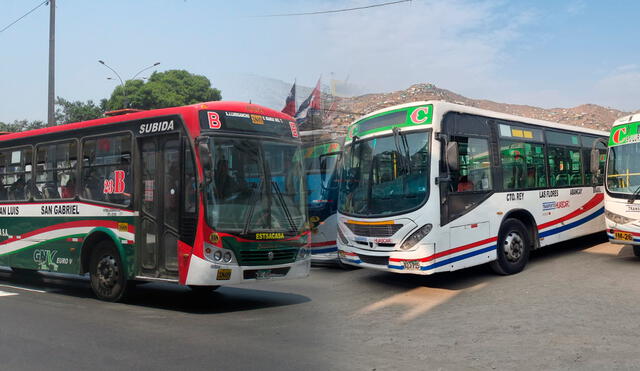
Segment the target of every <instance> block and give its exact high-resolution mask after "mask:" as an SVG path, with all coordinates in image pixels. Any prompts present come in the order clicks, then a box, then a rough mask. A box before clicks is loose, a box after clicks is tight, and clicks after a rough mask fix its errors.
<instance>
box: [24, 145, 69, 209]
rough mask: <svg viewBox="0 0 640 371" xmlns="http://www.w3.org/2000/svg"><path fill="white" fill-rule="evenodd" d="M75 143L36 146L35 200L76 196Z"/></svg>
mask: <svg viewBox="0 0 640 371" xmlns="http://www.w3.org/2000/svg"><path fill="white" fill-rule="evenodd" d="M77 163H78V161H77V144H76V142H75V141H74V142H66V143H56V144H51V145H43V146H38V149H37V152H36V179H35V184H36V189H37V192H36V194H35V195H34V196H35V197H36V198H44V199H60V198H67V199H68V198H74V197H75V196H76V179H75V178H76V166H77Z"/></svg>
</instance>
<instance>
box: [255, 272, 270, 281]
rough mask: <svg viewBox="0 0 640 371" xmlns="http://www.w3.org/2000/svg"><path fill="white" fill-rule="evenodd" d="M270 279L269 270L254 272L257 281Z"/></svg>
mask: <svg viewBox="0 0 640 371" xmlns="http://www.w3.org/2000/svg"><path fill="white" fill-rule="evenodd" d="M269 278H271V269H262V270H259V271H257V272H256V279H257V280H268V279H269Z"/></svg>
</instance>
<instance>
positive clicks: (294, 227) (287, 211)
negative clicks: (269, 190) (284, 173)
mask: <svg viewBox="0 0 640 371" xmlns="http://www.w3.org/2000/svg"><path fill="white" fill-rule="evenodd" d="M271 185H272V186H273V189H274V190H275V191H276V196H278V200H279V201H280V203H281V204H282V209H283V210H284V215H285V216H286V217H287V220H288V221H289V225H290V226H291V230H292V231H294V232H295V231H296V230H297V229H296V224H295V222H294V221H293V218H292V217H291V212H290V211H289V207H287V204H286V203H285V201H284V197H283V196H282V192H280V187H279V186H278V183H276V182H274V181H271Z"/></svg>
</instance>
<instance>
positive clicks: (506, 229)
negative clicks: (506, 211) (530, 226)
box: [491, 219, 531, 276]
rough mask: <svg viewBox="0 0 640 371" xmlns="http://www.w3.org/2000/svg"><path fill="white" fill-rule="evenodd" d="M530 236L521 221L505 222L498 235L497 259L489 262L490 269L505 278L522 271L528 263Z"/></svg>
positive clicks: (511, 220)
mask: <svg viewBox="0 0 640 371" xmlns="http://www.w3.org/2000/svg"><path fill="white" fill-rule="evenodd" d="M530 236H531V234H530V233H529V231H528V230H527V227H526V226H525V225H524V224H523V223H522V222H521V221H519V220H517V219H507V220H505V221H504V223H502V227H501V228H500V233H499V234H498V242H497V254H498V257H497V259H496V260H495V261H493V262H491V269H493V271H494V272H496V273H497V274H501V275H505V276H506V275H509V274H515V273H518V272H520V271H522V270H523V269H524V267H525V265H527V262H528V261H529V253H530V250H531V241H530V240H531V238H530Z"/></svg>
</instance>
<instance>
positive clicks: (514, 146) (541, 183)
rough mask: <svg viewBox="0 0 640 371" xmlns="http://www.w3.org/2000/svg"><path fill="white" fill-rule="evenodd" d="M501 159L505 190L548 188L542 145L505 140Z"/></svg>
mask: <svg viewBox="0 0 640 371" xmlns="http://www.w3.org/2000/svg"><path fill="white" fill-rule="evenodd" d="M500 159H501V162H502V174H503V176H502V182H503V188H504V189H505V190H516V189H533V188H542V187H546V186H547V176H546V170H545V168H546V164H545V161H544V146H543V145H542V144H537V143H527V142H516V141H510V140H503V141H501V142H500Z"/></svg>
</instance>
